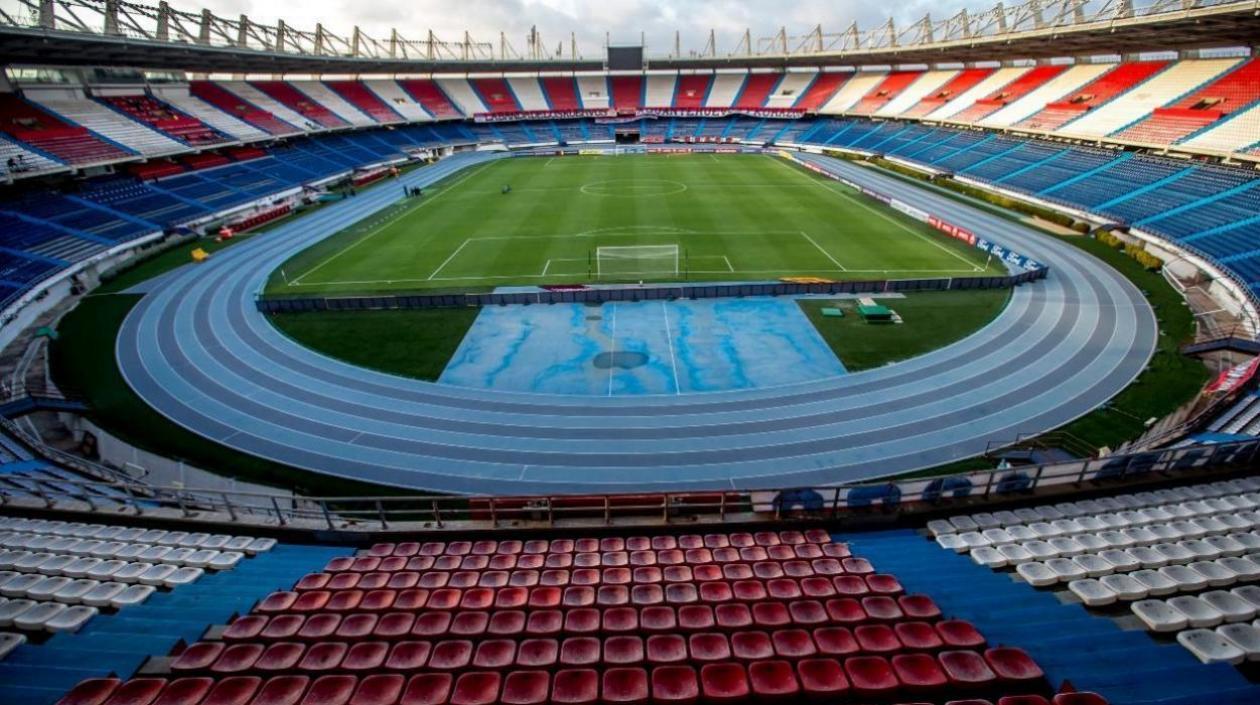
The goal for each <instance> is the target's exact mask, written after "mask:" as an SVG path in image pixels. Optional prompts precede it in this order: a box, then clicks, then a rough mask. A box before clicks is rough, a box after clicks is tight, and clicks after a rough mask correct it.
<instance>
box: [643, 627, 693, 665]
mask: <svg viewBox="0 0 1260 705" xmlns="http://www.w3.org/2000/svg"><path fill="white" fill-rule="evenodd" d="M646 657H647V660H648V663H650V664H652V665H654V666H660V665H670V664H676V663H684V662H686V660H687V641H686V640H685V639H683V638H682V636H681V635H678V634H657V635H656V636H650V637H648V640H647V650H646Z"/></svg>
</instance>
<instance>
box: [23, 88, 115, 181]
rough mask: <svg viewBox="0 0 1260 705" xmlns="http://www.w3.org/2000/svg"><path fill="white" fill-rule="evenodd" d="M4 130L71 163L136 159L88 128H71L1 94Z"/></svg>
mask: <svg viewBox="0 0 1260 705" xmlns="http://www.w3.org/2000/svg"><path fill="white" fill-rule="evenodd" d="M0 121H2V122H0V129H3V130H4V132H6V133H7V134H9V135H10V136H11V137H13V138H14V139H15V140H17V141H18V142H24V143H26V144H29V145H30V146H31V147H33V148H35V149H37V150H39V151H41V152H44V153H46V154H50V155H52V156H54V157H56V158H57V159H60V160H61V161H64V162H66V163H68V164H91V163H95V162H107V161H115V160H118V159H126V158H128V157H131V156H133V155H132V154H131V153H130V152H128V151H126V150H124V149H122V148H120V147H118V146H117V145H114V144H111V143H109V142H106V141H105V140H102V139H100V138H99V137H97V136H96V135H94V134H92V133H91V132H90V131H88V130H87V129H86V128H84V127H81V126H78V125H71V124H69V123H67V122H65V121H63V120H60V119H58V118H57V117H54V116H53V115H51V114H49V113H48V112H46V111H44V110H41V109H40V108H38V107H36V106H35V105H32V104H31V103H29V102H27V101H25V100H23V99H22V98H20V97H18V96H16V95H14V94H12V93H0Z"/></svg>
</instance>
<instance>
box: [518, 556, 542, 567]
mask: <svg viewBox="0 0 1260 705" xmlns="http://www.w3.org/2000/svg"><path fill="white" fill-rule="evenodd" d="M546 565H547V558H546V556H542V555H539V554H522V555H520V556H517V557H516V569H517V570H539V569H541V568H543V567H545V566H546Z"/></svg>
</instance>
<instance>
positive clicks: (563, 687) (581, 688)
mask: <svg viewBox="0 0 1260 705" xmlns="http://www.w3.org/2000/svg"><path fill="white" fill-rule="evenodd" d="M599 685H600V683H599V672H598V671H595V670H594V669H565V670H562V671H558V672H556V674H555V677H554V678H553V679H552V681H551V699H552V701H553V702H556V703H566V704H567V705H585V704H587V703H595V702H598V700H599Z"/></svg>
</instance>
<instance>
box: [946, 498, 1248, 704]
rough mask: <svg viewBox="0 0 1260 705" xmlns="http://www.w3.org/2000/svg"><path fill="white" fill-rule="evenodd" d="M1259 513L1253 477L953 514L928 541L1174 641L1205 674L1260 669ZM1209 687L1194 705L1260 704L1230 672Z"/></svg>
mask: <svg viewBox="0 0 1260 705" xmlns="http://www.w3.org/2000/svg"><path fill="white" fill-rule="evenodd" d="M1258 510H1260V478H1257V477H1246V478H1242V479H1237V480H1230V481H1220V482H1213V483H1203V484H1197V485H1191V486H1186V487H1174V488H1170V489H1163V490H1157V491H1148V492H1136V493H1129V494H1121V495H1117V496H1114V497H1103V498H1100V499H1097V500H1083V501H1078V502H1065V503H1060V504H1055V505H1039V506H1032V507H1026V508H1022V509H1017V510H1015V511H998V512H981V513H976V514H962V515H957V516H954V517H950V518H949V519H939V520H934V521H932V522H929V524H928V531H929V532H930V533H931V534H932V535H933V536H934V537H935V540H936V542H937V543H938V544H939V545H940V546H941V547H943V548H945V549H947V550H950V551H952V552H955V553H958V554H964V555H969V556H970V558H971V560H972V561H973V562H974V563H975V564H977V565H979V566H984V567H987V568H991V569H993V570H994V571H1007V570H1010V569H1013V570H1014V575H1016V576H1018V578H1019V580H1020V581H1022V582H1025V583H1027V584H1029V585H1031V586H1033V587H1038V588H1048V589H1058V588H1060V587H1066V588H1067V591H1068V593H1070V594H1071V595H1072V596H1073V600H1074V601H1076V602H1078V603H1079V604H1082V605H1084V606H1085V607H1087V608H1089V609H1091V610H1093V611H1095V612H1096V613H1098V614H1101V615H1114V616H1115V617H1117V618H1119V620H1120V622H1121V623H1123V622H1124V621H1125V617H1126V616H1127V615H1129V614H1130V613H1131V614H1132V615H1133V617H1136V620H1133V617H1128V619H1129V620H1132V621H1135V623H1136V624H1139V625H1141V626H1144V627H1145V628H1146V629H1147V630H1149V631H1151V632H1152V633H1156V634H1161V635H1169V636H1171V635H1175V637H1176V642H1177V643H1180V644H1181V645H1182V646H1184V647H1185V648H1186V650H1188V651H1189V653H1190V654H1192V655H1193V656H1194V657H1195V658H1197V659H1198V660H1199V661H1201V662H1202V663H1204V664H1219V663H1225V664H1241V663H1243V662H1244V661H1254V660H1260V628H1258V627H1257V624H1252V623H1251V622H1252V621H1253V620H1255V619H1256V617H1257V616H1260V586H1257V585H1254V584H1252V583H1256V582H1257V581H1260V511H1258ZM1117 606H1118V608H1119V611H1117ZM1097 621H1099V622H1104V623H1105V622H1106V621H1107V620H1102V619H1100V620H1097ZM1213 628H1215V629H1213ZM1161 641H1162V642H1165V643H1166V642H1167V641H1168V639H1167V638H1164V639H1162V640H1161ZM1150 643H1152V644H1154V643H1155V642H1150ZM1166 645H1167V644H1166ZM1189 675H1191V676H1196V675H1198V674H1189ZM1194 680H1195V681H1201V680H1202V679H1201V678H1194ZM1214 680H1215V686H1214V687H1213V688H1212V689H1211V690H1208V691H1200V692H1197V693H1195V695H1193V696H1192V697H1195V698H1198V699H1197V700H1194V701H1193V702H1208V701H1211V702H1216V703H1220V702H1231V703H1232V702H1239V703H1241V702H1255V699H1256V698H1260V686H1253V685H1249V684H1247V682H1246V680H1245V679H1244V678H1241V677H1240V676H1238V674H1236V673H1229V672H1228V671H1227V672H1224V673H1222V672H1219V669H1218V670H1217V672H1216V673H1215V675H1214ZM1182 690H1184V688H1178V689H1177V690H1173V691H1170V692H1169V693H1167V694H1166V696H1172V695H1174V694H1177V693H1179V692H1180V691H1182ZM1217 691H1222V692H1221V693H1220V697H1218V693H1217ZM1190 692H1191V691H1185V693H1184V694H1185V695H1186V696H1187V697H1191V696H1190ZM1248 698H1251V699H1250V700H1248ZM1177 702H1181V701H1180V700H1179V701H1177ZM1185 702H1192V701H1191V700H1186V701H1185Z"/></svg>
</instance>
